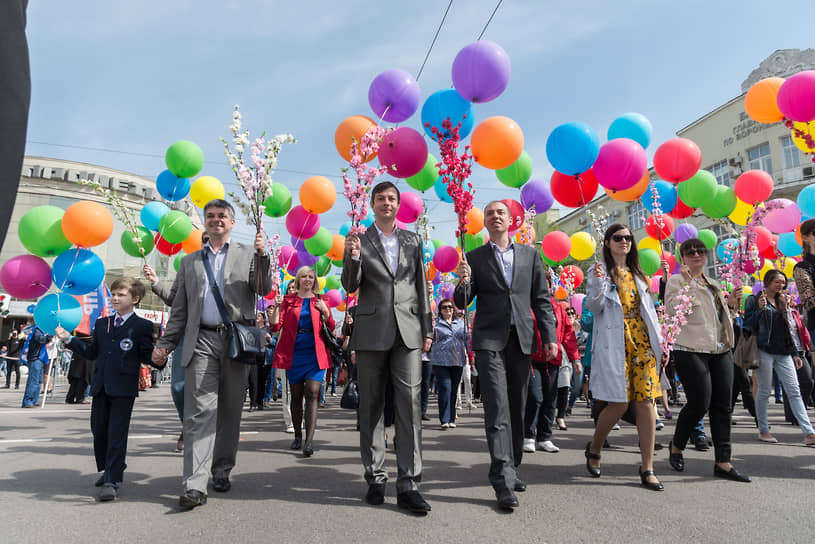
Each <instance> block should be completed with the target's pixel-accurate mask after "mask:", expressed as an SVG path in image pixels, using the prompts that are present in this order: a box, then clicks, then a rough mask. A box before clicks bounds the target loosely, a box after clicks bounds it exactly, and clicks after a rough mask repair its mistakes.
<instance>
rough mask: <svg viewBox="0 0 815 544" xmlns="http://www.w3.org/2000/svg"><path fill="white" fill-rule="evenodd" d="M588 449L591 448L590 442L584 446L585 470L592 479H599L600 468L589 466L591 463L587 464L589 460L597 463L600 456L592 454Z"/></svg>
mask: <svg viewBox="0 0 815 544" xmlns="http://www.w3.org/2000/svg"><path fill="white" fill-rule="evenodd" d="M590 448H591V442H589V443H588V444H586V470H588V471H589V474H591V475H592V476H593V477H595V478H599V477H600V467H593V466H591V463H589V461H591V460H595V461H599V460H600V455H599V454H597V453H592V452H591V449H590Z"/></svg>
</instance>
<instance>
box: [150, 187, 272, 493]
mask: <svg viewBox="0 0 815 544" xmlns="http://www.w3.org/2000/svg"><path fill="white" fill-rule="evenodd" d="M234 226H235V210H234V208H233V207H232V205H231V204H230V203H229V202H227V201H225V200H221V199H218V200H212V201H210V202H208V203H207V205H206V206H204V228H205V229H206V232H207V234H208V235H209V241H208V242H207V243H206V244H205V245H204V247H203V249H201V250H200V251H196V252H194V253H191V254H189V255H187V256H186V257H184V258H183V259H182V260H181V266H180V267H179V269H178V274H177V275H176V283H175V285H174V288H175V290H176V295H175V298H174V299H173V305H172V311H171V313H170V319H169V321H168V322H167V326H166V328H165V331H164V336H162V337H161V338H160V339H159V341H158V343H157V344H156V348H155V350H154V351H153V361H155V362H162V361H164V360H165V359H166V358H167V353H168V352H170V351H172V350H173V349H174V348H175V347H176V346H177V345H178V342H179V340H180V338H181V337H182V336H183V337H184V343H183V344H184V345H183V348H182V352H181V364H182V365H183V366H184V382H185V383H184V441H185V448H184V480H183V483H184V489H185V491H184V494H183V495H181V497H179V504H180V506H181V507H182V508H183V509H191V508H194V507H196V506H200V505H202V504H205V503H206V502H207V493H206V491H207V481H208V480H209V473H208V472H209V470H211V472H212V480H213V489H214V490H215V491H218V492H226V491H229V489H230V488H231V487H232V484H231V482H230V481H229V473H230V471H231V470H232V468H233V467H234V466H235V457H236V455H237V452H238V439H239V431H240V421H241V408H242V406H243V392H244V386H245V384H246V376H247V371H248V367H247V366H246V365H244V364H243V363H240V362H238V361H235V360H232V359H229V358H228V357H227V356H226V351H227V347H228V336H227V331H226V328H225V326H224V323H223V319H222V318H221V314H220V312H219V311H218V306H217V304H216V303H215V297H214V296H213V294H212V290H211V288H210V285H209V282H208V281H207V274H206V271H205V268H204V263H203V260H202V255H203V256H204V257H206V258H207V259H208V260H209V263H210V267H211V268H212V273H213V276H214V279H215V283H216V284H217V286H218V289H219V290H220V292H221V296H222V298H223V300H224V305H225V306H226V311H227V313H228V315H229V319H231V320H232V321H234V322H238V323H244V324H247V325H253V324H254V323H255V308H256V303H257V302H256V301H257V298H256V296H257V295H265V294H267V293H268V292H269V291H271V289H272V279H271V275H270V267H269V256H268V254H267V253H266V243H265V240H264V237H263V235H262V234H260V233H258V234H257V235H256V236H255V243H254V247H251V246H248V245H246V244H242V243H240V242H235V241H230V233H231V231H232V228H233V227H234Z"/></svg>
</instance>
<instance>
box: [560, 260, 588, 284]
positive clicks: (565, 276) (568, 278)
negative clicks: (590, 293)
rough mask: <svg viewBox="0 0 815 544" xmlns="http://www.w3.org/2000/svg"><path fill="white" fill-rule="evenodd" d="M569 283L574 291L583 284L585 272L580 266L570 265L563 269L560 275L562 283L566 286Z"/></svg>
mask: <svg viewBox="0 0 815 544" xmlns="http://www.w3.org/2000/svg"><path fill="white" fill-rule="evenodd" d="M569 282H571V284H572V289H577V288H578V287H580V284H581V283H583V271H582V270H581V269H580V267H579V266H575V265H573V264H570V265H569V266H566V267H564V268H563V271H562V272H561V273H560V283H562V284H563V285H566V284H567V283H569Z"/></svg>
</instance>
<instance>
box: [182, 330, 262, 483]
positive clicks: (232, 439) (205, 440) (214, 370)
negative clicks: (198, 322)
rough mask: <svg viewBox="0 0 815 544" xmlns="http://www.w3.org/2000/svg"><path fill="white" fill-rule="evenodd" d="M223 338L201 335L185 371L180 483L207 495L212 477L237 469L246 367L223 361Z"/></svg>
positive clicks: (225, 476) (224, 340)
mask: <svg viewBox="0 0 815 544" xmlns="http://www.w3.org/2000/svg"><path fill="white" fill-rule="evenodd" d="M226 348H227V342H226V338H225V337H224V336H222V335H220V334H219V333H217V332H215V331H208V330H203V329H202V330H201V331H200V333H199V335H198V339H197V341H196V344H195V349H194V352H193V356H192V359H191V360H190V363H189V364H188V365H187V366H186V367H185V369H184V446H185V447H184V478H183V484H184V487H185V489H186V490H193V489H194V490H197V491H200V492H202V493H206V489H207V481H208V479H209V472H210V470H211V472H212V477H213V478H228V477H229V473H230V472H231V470H232V468H233V467H234V466H235V458H236V456H237V453H238V440H239V438H240V423H241V412H242V408H243V397H244V386H245V384H246V378H247V372H248V367H247V366H246V365H244V364H242V363H239V362H236V361H233V360H231V359H229V358H227V357H226Z"/></svg>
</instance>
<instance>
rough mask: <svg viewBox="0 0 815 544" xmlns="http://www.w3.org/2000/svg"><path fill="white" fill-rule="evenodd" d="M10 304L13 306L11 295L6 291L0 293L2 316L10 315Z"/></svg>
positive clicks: (0, 311) (0, 312)
mask: <svg viewBox="0 0 815 544" xmlns="http://www.w3.org/2000/svg"><path fill="white" fill-rule="evenodd" d="M9 306H11V297H10V296H9V295H7V294H5V293H0V316H3V317H6V316H7V315H8V311H9Z"/></svg>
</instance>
